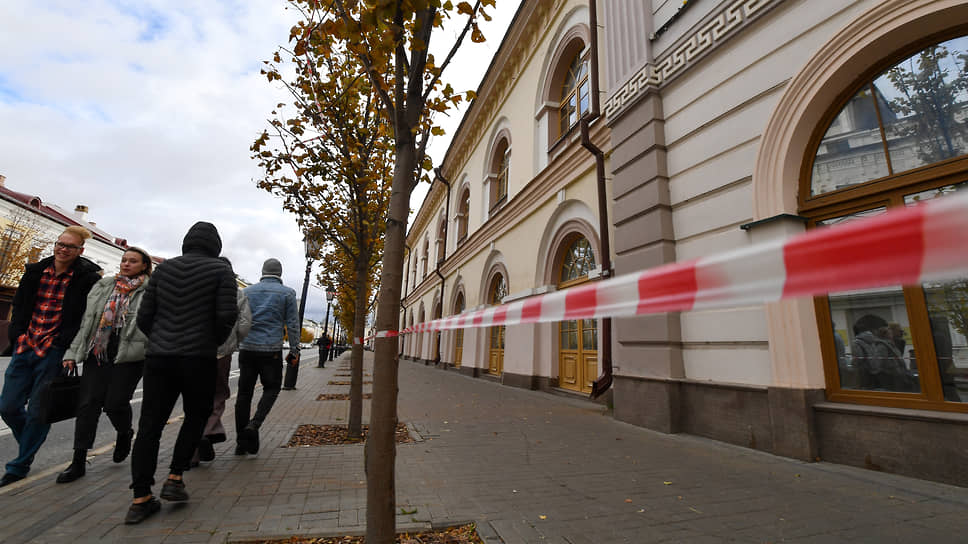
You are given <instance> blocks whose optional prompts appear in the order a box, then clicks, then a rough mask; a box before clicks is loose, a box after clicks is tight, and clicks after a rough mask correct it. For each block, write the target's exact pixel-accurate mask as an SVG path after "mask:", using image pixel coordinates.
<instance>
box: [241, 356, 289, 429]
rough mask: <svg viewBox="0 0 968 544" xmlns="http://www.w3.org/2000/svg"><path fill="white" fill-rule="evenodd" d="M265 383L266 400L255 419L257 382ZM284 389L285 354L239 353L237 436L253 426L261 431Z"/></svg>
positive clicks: (258, 409) (263, 395) (261, 401)
mask: <svg viewBox="0 0 968 544" xmlns="http://www.w3.org/2000/svg"><path fill="white" fill-rule="evenodd" d="M257 379H258V380H259V381H260V382H262V398H260V399H259V405H258V406H257V407H256V409H255V414H254V415H253V416H252V419H249V414H250V413H251V411H252V394H253V392H254V391H255V382H256V380H257ZM281 385H282V352H281V351H248V350H242V351H240V352H239V393H238V396H236V397H235V432H236V436H238V433H240V432H241V431H242V429H244V428H245V427H246V425H251V426H252V427H254V428H256V429H258V428H259V427H261V426H262V422H263V421H265V419H266V416H268V415H269V410H271V409H272V405H273V404H275V402H276V397H278V396H279V387H280V386H281Z"/></svg>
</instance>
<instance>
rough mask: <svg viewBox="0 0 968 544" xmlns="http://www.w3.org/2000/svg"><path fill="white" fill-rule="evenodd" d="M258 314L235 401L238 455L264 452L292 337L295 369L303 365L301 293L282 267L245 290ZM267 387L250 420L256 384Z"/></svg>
mask: <svg viewBox="0 0 968 544" xmlns="http://www.w3.org/2000/svg"><path fill="white" fill-rule="evenodd" d="M245 296H246V297H248V299H249V307H250V308H251V309H252V328H251V329H249V334H248V335H246V337H245V339H243V340H242V341H241V342H239V393H238V396H237V397H236V399H235V431H236V440H237V446H236V448H235V454H236V455H245V454H246V453H252V454H255V453H258V452H259V427H261V426H262V423H263V422H264V421H265V419H266V416H268V415H269V410H271V409H272V405H273V404H274V403H275V402H276V397H278V396H279V389H280V388H281V386H282V349H283V339H284V338H285V337H286V335H287V333H288V337H289V338H290V342H289V357H287V360H288V361H289V364H298V362H299V334H300V332H301V326H300V323H299V316H298V312H297V305H296V291H294V290H293V289H291V288H289V287H286V286H285V285H283V284H282V264H281V263H280V262H279V261H278V260H277V259H266V261H265V263H264V264H263V265H262V278H261V279H260V280H259V283H257V284H255V285H251V286H249V287H246V288H245ZM256 379H258V380H259V381H260V382H261V383H262V397H261V398H260V399H259V404H258V406H257V407H256V410H255V414H253V415H252V417H251V418H250V417H249V414H250V412H251V408H252V395H253V391H254V389H255V382H256Z"/></svg>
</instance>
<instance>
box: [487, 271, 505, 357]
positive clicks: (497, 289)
mask: <svg viewBox="0 0 968 544" xmlns="http://www.w3.org/2000/svg"><path fill="white" fill-rule="evenodd" d="M507 295H508V288H507V283H505V281H504V276H503V275H502V274H495V275H494V278H493V279H492V280H491V285H490V287H489V288H488V290H487V303H488V304H490V305H492V306H497V305H499V304H501V301H502V300H504V297H506V296H507ZM504 329H505V327H504V325H499V326H497V327H491V328H490V330H489V336H490V342H489V353H488V365H487V372H488V373H489V374H494V375H500V374H501V372H503V371H504Z"/></svg>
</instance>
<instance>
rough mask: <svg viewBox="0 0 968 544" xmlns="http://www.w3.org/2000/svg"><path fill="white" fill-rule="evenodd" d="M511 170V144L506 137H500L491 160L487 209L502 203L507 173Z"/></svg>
mask: <svg viewBox="0 0 968 544" xmlns="http://www.w3.org/2000/svg"><path fill="white" fill-rule="evenodd" d="M510 170H511V145H510V142H508V140H507V138H502V139H501V141H500V142H498V144H497V147H495V150H494V157H493V158H492V162H491V172H492V175H491V184H490V198H489V206H488V209H489V210H494V209H495V208H497V207H498V206H501V205H502V204H504V202H505V201H507V198H508V173H509V172H510Z"/></svg>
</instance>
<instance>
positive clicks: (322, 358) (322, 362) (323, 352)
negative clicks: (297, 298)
mask: <svg viewBox="0 0 968 544" xmlns="http://www.w3.org/2000/svg"><path fill="white" fill-rule="evenodd" d="M335 297H336V291H333V288H332V287H331V286H329V285H327V286H326V319H324V320H323V336H325V337H327V338H329V344H330V345H329V347H327V348H322V346H320V350H319V364H318V365H317V366H318V367H319V368H323V367H325V366H326V359H328V358H329V352H330V350H331V349H332V348H333V337H331V336H330V335H329V305H330V304H331V303H332V302H333V298H335Z"/></svg>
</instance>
